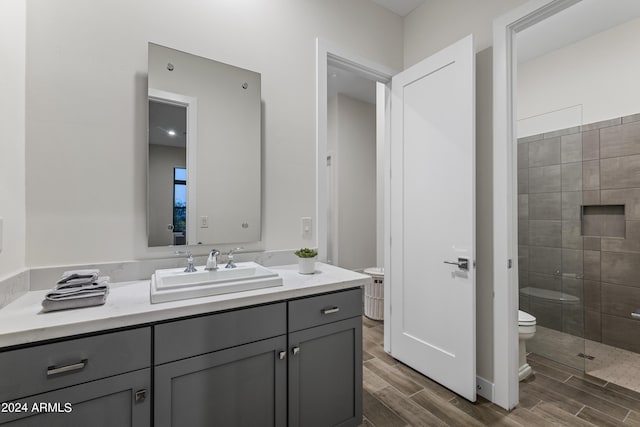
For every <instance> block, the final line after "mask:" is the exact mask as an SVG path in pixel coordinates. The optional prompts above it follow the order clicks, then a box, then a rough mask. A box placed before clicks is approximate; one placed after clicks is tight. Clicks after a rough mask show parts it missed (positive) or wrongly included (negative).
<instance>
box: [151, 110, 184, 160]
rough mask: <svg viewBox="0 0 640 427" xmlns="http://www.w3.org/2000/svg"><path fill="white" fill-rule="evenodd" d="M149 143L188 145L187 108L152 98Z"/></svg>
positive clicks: (173, 145)
mask: <svg viewBox="0 0 640 427" xmlns="http://www.w3.org/2000/svg"><path fill="white" fill-rule="evenodd" d="M170 133H174V135H170ZM149 144H154V145H167V146H171V147H183V148H184V147H186V146H187V108H186V107H184V106H180V105H173V104H165V103H163V102H156V101H151V100H150V101H149Z"/></svg>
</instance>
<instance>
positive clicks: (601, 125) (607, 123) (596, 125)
mask: <svg viewBox="0 0 640 427" xmlns="http://www.w3.org/2000/svg"><path fill="white" fill-rule="evenodd" d="M620 123H622V118H621V117H616V118H615V119H609V120H602V121H600V122H595V123H588V124H586V125H582V128H581V129H582V131H583V132H585V131H589V130H593V129H602V128H606V127H611V126H616V125H619V124H620Z"/></svg>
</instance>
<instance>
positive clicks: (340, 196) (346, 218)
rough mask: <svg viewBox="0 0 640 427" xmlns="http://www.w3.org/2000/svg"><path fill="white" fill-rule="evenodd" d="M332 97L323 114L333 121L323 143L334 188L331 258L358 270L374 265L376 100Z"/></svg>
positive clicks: (337, 263) (341, 95) (340, 95)
mask: <svg viewBox="0 0 640 427" xmlns="http://www.w3.org/2000/svg"><path fill="white" fill-rule="evenodd" d="M335 98H336V101H335V102H332V100H331V101H329V103H328V113H329V114H328V119H329V121H331V120H332V119H333V120H335V121H336V123H335V124H333V125H330V126H329V128H330V129H331V128H332V127H333V126H335V141H334V142H333V143H329V146H332V145H333V146H334V148H333V152H334V159H335V162H334V163H333V167H334V168H335V176H336V186H335V188H336V190H337V191H336V197H335V200H336V206H334V207H333V209H332V211H333V212H334V219H335V224H336V227H335V230H336V236H337V239H336V242H335V244H334V247H335V248H336V249H337V256H335V257H334V264H335V265H338V266H340V267H344V268H348V269H351V270H361V269H365V268H368V267H374V266H375V265H376V249H377V247H376V235H377V233H376V227H377V226H376V197H377V194H376V181H377V176H376V106H375V105H373V104H370V103H367V102H363V101H359V100H356V99H354V98H351V97H349V96H347V95H344V94H338V95H337V96H336V97H335ZM329 133H331V132H329ZM329 139H333V138H331V137H329ZM334 144H335V145H334Z"/></svg>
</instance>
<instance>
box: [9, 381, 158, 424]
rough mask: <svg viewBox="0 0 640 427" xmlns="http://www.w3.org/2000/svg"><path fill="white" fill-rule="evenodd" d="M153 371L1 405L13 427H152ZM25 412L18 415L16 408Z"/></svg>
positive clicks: (92, 382) (89, 383)
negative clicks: (151, 386)
mask: <svg viewBox="0 0 640 427" xmlns="http://www.w3.org/2000/svg"><path fill="white" fill-rule="evenodd" d="M150 380H151V372H150V369H142V370H139V371H134V372H130V373H128V374H122V375H117V376H114V377H110V378H105V379H102V380H97V381H91V382H88V383H84V384H80V385H76V386H72V387H67V388H63V389H60V390H55V391H50V392H48V393H42V394H38V395H35V396H31V397H28V398H24V399H20V400H17V401H13V402H10V403H0V405H2V408H0V410H2V411H1V412H0V425H2V426H11V427H42V426H50V427H76V426H77V427H84V426H92V427H126V426H131V427H143V426H150V425H151V423H150V419H151V405H150V403H149V402H150V400H151V399H150V396H149V395H150V391H151V389H150ZM16 405H17V406H16ZM18 408H20V410H25V409H26V411H25V412H17V409H18Z"/></svg>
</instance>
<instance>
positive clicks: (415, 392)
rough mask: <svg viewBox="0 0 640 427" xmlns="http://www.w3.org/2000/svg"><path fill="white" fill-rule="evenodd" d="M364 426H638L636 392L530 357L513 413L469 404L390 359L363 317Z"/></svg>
mask: <svg viewBox="0 0 640 427" xmlns="http://www.w3.org/2000/svg"><path fill="white" fill-rule="evenodd" d="M363 340H364V343H363V344H364V345H363V359H364V367H363V410H364V422H363V424H362V426H375V427H394V426H557V425H565V426H594V425H595V426H636V427H640V393H638V392H634V391H631V390H628V389H625V388H622V387H620V386H617V385H615V384H611V383H607V382H605V381H602V380H599V379H597V378H593V377H590V376H585V375H584V374H583V373H582V372H581V371H578V370H577V369H573V368H570V367H566V366H564V365H561V364H558V363H556V362H553V361H551V360H548V359H545V358H543V357H540V356H536V355H533V354H532V355H530V357H529V363H530V365H531V367H532V368H533V370H534V372H535V375H533V376H532V377H531V378H530V379H528V380H527V381H525V382H521V383H520V404H519V405H518V407H517V408H515V409H514V410H512V411H511V412H507V411H505V410H504V409H502V408H500V407H498V406H496V405H494V404H493V403H491V402H489V401H487V400H486V399H483V398H481V397H479V398H478V401H477V402H476V403H470V402H468V401H466V400H465V399H463V398H462V397H460V396H458V395H457V394H455V393H453V392H452V391H450V390H448V389H446V388H444V387H442V386H441V385H439V384H437V383H435V382H433V381H431V380H430V379H428V378H426V377H424V376H422V375H420V374H419V373H417V372H416V371H414V370H413V369H411V368H409V367H407V366H405V365H403V364H402V363H400V362H398V361H397V360H395V359H393V358H392V357H390V356H389V355H388V354H386V353H385V352H384V349H383V325H382V322H376V321H373V320H370V319H368V318H366V317H363Z"/></svg>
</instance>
